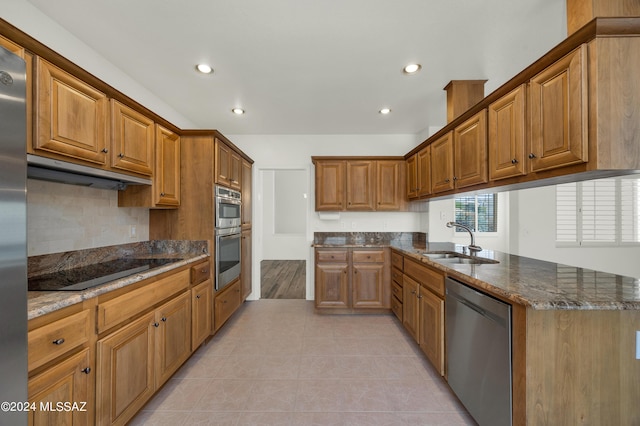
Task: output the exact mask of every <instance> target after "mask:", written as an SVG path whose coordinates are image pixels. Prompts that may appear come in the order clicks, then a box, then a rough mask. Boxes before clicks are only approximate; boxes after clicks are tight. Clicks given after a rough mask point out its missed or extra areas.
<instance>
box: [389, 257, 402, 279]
mask: <svg viewBox="0 0 640 426" xmlns="http://www.w3.org/2000/svg"><path fill="white" fill-rule="evenodd" d="M403 264H404V257H403V256H402V255H401V254H400V253H396V252H395V251H392V252H391V265H392V266H393V267H394V268H398V269H399V270H400V272H402V270H403V268H404V265H403ZM400 276H401V278H400V282H402V273H401V274H400Z"/></svg>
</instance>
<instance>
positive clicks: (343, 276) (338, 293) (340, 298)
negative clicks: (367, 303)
mask: <svg viewBox="0 0 640 426" xmlns="http://www.w3.org/2000/svg"><path fill="white" fill-rule="evenodd" d="M348 272H349V265H348V264H347V263H317V264H316V285H315V287H316V295H315V299H316V308H348V307H349V275H348Z"/></svg>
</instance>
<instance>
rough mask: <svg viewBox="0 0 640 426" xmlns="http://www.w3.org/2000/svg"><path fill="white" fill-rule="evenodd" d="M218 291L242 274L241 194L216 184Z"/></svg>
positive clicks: (216, 287)
mask: <svg viewBox="0 0 640 426" xmlns="http://www.w3.org/2000/svg"><path fill="white" fill-rule="evenodd" d="M215 203H216V218H215V219H216V246H215V253H216V265H215V266H216V282H215V289H216V291H220V290H222V289H223V288H224V287H225V286H226V285H228V284H230V283H232V282H233V281H235V280H236V279H237V278H238V277H239V276H240V270H241V266H240V261H241V260H240V241H241V235H242V230H241V227H240V220H241V219H240V212H241V196H240V193H239V192H238V191H234V190H232V189H228V188H224V187H222V186H216V188H215Z"/></svg>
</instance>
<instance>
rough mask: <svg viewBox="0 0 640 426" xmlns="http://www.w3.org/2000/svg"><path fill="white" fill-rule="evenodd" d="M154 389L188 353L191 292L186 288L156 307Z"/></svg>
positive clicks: (176, 367) (179, 364)
mask: <svg viewBox="0 0 640 426" xmlns="http://www.w3.org/2000/svg"><path fill="white" fill-rule="evenodd" d="M155 323H156V324H160V326H159V327H157V328H156V357H155V366H156V371H155V378H156V382H155V385H156V389H159V388H160V386H162V385H163V384H164V382H166V381H167V380H168V379H169V377H171V375H172V374H173V373H174V372H175V371H176V370H177V369H178V368H179V367H180V366H181V365H182V364H183V363H184V362H185V361H186V360H187V358H189V355H191V293H189V292H185V293H182V294H181V295H180V296H177V297H176V298H174V299H172V300H170V301H169V302H167V303H165V304H164V305H162V306H161V307H159V308H158V310H157V311H156V317H155Z"/></svg>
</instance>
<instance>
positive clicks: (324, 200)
mask: <svg viewBox="0 0 640 426" xmlns="http://www.w3.org/2000/svg"><path fill="white" fill-rule="evenodd" d="M346 168H347V165H346V162H345V161H318V162H316V210H317V211H321V210H338V211H339V210H344V209H345V193H344V190H345V181H344V179H345V171H346Z"/></svg>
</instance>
